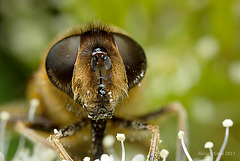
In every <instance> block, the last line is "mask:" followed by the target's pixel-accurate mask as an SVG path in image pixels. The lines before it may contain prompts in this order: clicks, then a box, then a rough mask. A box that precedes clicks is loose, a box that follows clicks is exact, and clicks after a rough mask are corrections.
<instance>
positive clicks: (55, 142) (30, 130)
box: [16, 119, 89, 161]
mask: <svg viewBox="0 0 240 161" xmlns="http://www.w3.org/2000/svg"><path fill="white" fill-rule="evenodd" d="M88 123H89V121H88V120H87V119H83V120H81V121H79V122H77V123H75V124H72V125H70V126H68V127H66V128H64V129H61V130H59V131H58V130H53V129H57V126H53V125H48V126H46V124H45V125H44V124H39V123H27V122H23V121H18V122H17V124H16V129H17V131H19V132H20V133H21V134H23V135H25V136H26V137H27V138H29V139H30V140H32V141H34V142H40V143H42V144H44V145H45V146H47V147H49V148H52V149H54V150H55V151H57V152H58V155H59V156H60V158H61V159H62V160H66V161H72V160H73V159H72V158H71V157H70V156H69V154H68V153H67V152H66V150H65V149H64V147H63V146H62V145H61V143H60V142H59V139H61V138H63V137H67V136H72V135H74V134H75V133H76V132H77V131H80V130H81V129H82V128H83V127H85V126H86V125H87V124H88ZM36 129H37V130H41V131H44V132H53V131H54V134H52V135H50V136H49V138H48V139H46V137H44V136H42V135H40V134H38V133H37V132H36V131H35V130H36Z"/></svg>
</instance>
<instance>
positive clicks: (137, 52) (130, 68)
mask: <svg viewBox="0 0 240 161" xmlns="http://www.w3.org/2000/svg"><path fill="white" fill-rule="evenodd" d="M113 38H114V41H115V44H116V46H117V48H118V50H119V53H120V55H121V57H122V59H123V63H124V66H125V70H126V73H127V78H128V86H129V89H130V88H133V87H135V86H136V85H138V84H139V82H140V81H141V80H142V78H143V77H144V75H145V72H146V65H147V62H146V56H145V53H144V51H143V49H142V48H141V46H140V45H139V44H138V43H137V42H136V41H134V40H133V39H131V38H130V37H128V36H126V35H123V34H120V33H113Z"/></svg>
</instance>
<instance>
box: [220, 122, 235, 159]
mask: <svg viewBox="0 0 240 161" xmlns="http://www.w3.org/2000/svg"><path fill="white" fill-rule="evenodd" d="M222 124H223V127H226V131H225V137H224V140H223V144H222V147H221V149H220V151H219V153H218V156H217V159H216V161H219V160H220V159H221V157H222V155H223V151H224V149H225V147H226V145H227V141H228V136H229V127H231V126H233V121H232V120H231V119H226V120H224V121H223V122H222Z"/></svg>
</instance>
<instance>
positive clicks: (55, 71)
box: [46, 35, 80, 94]
mask: <svg viewBox="0 0 240 161" xmlns="http://www.w3.org/2000/svg"><path fill="white" fill-rule="evenodd" d="M79 48H80V35H74V36H70V37H67V38H64V39H62V40H60V41H59V42H57V43H56V44H55V45H54V46H53V47H52V48H51V49H50V51H49V53H48V55H47V59H46V71H47V75H48V77H49V79H50V81H51V82H52V83H53V84H54V85H55V86H56V87H57V88H59V89H60V90H62V91H64V92H66V93H68V94H71V92H72V91H71V80H72V75H73V69H74V64H75V61H76V58H77V54H78V51H79Z"/></svg>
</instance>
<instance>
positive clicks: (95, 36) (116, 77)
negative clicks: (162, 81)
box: [46, 27, 146, 120]
mask: <svg viewBox="0 0 240 161" xmlns="http://www.w3.org/2000/svg"><path fill="white" fill-rule="evenodd" d="M145 70H146V58H145V54H144V51H143V49H142V48H141V47H140V46H139V45H138V44H137V43H136V42H135V41H134V40H133V39H131V38H130V37H128V36H126V35H124V34H121V33H117V32H114V31H113V30H111V29H109V28H103V27H102V28H101V27H90V28H88V29H87V30H86V31H82V32H81V33H79V34H73V35H70V36H67V37H65V38H63V39H62V40H60V41H58V42H57V43H56V44H55V45H53V47H52V48H51V49H50V50H49V52H48V55H47V58H46V72H47V75H48V77H49V79H50V81H51V82H52V83H53V85H54V86H56V87H57V88H59V89H60V90H62V91H63V92H65V93H67V94H68V95H69V96H70V97H71V98H72V99H73V100H74V101H76V102H78V103H80V104H82V105H83V107H84V108H86V110H87V112H88V115H89V118H91V119H95V120H97V119H110V118H111V117H112V115H113V112H114V108H115V107H116V105H117V104H118V103H119V101H121V100H122V99H123V98H124V97H126V96H127V95H128V91H129V90H130V89H131V88H133V87H134V86H136V85H137V84H138V83H139V82H140V81H141V79H142V78H143V76H144V74H145Z"/></svg>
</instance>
